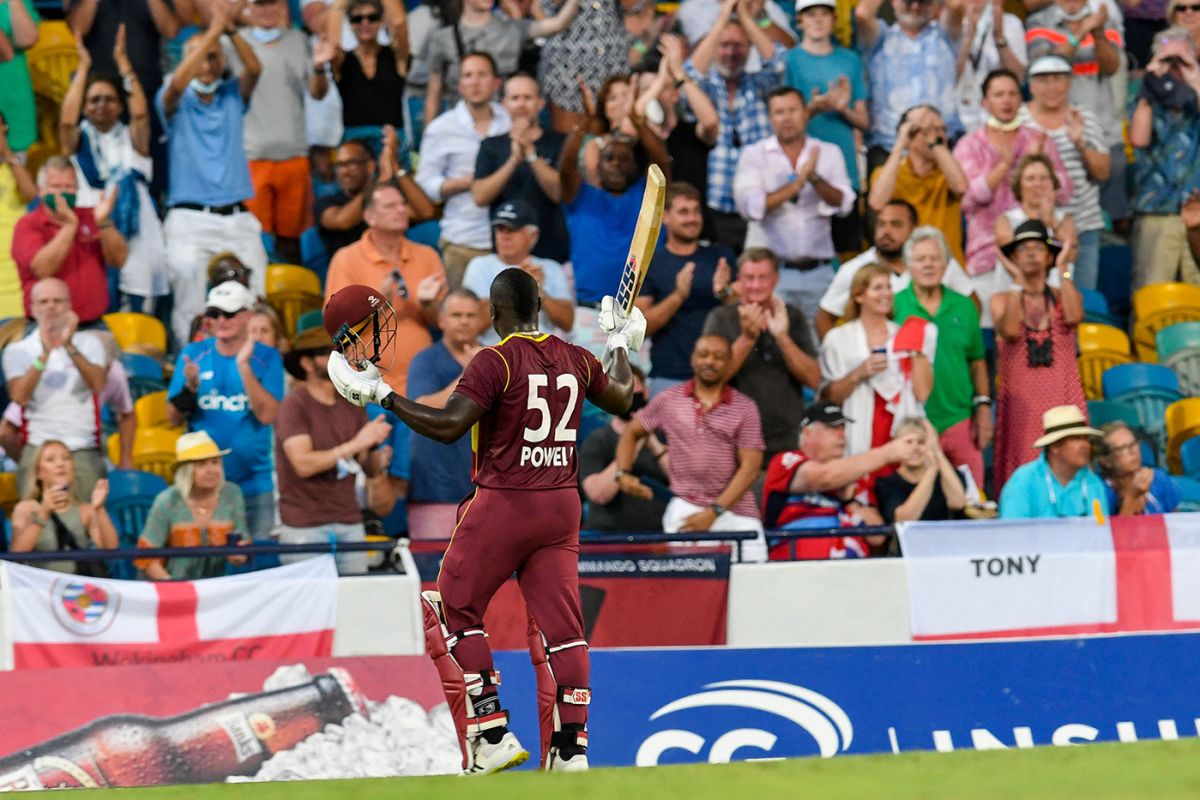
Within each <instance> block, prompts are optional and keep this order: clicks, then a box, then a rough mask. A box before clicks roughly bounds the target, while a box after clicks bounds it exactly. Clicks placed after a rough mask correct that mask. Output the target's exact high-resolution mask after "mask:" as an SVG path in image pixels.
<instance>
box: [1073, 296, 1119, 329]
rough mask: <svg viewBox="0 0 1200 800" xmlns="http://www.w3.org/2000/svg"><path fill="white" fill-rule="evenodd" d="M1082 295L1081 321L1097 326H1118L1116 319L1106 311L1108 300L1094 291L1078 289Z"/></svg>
mask: <svg viewBox="0 0 1200 800" xmlns="http://www.w3.org/2000/svg"><path fill="white" fill-rule="evenodd" d="M1079 293H1080V294H1082V295H1083V319H1084V321H1085V322H1092V323H1096V324H1099V325H1110V326H1116V325H1118V322H1117V319H1116V317H1114V316H1113V315H1112V314H1111V313H1109V310H1108V298H1107V297H1105V296H1104V295H1103V294H1102V293H1101V292H1099V291H1097V290H1096V289H1084V288H1080V290H1079Z"/></svg>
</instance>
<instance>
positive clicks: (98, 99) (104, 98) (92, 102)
mask: <svg viewBox="0 0 1200 800" xmlns="http://www.w3.org/2000/svg"><path fill="white" fill-rule="evenodd" d="M87 102H88V105H89V106H98V105H102V104H104V103H115V102H117V97H116V95H112V94H94V95H92V96H91V97H89V98H88V99H87Z"/></svg>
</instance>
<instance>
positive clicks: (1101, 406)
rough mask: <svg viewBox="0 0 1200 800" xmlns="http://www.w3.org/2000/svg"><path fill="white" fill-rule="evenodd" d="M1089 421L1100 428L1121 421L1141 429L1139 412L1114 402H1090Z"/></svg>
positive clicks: (1088, 406)
mask: <svg viewBox="0 0 1200 800" xmlns="http://www.w3.org/2000/svg"><path fill="white" fill-rule="evenodd" d="M1087 410H1088V420H1089V421H1090V422H1091V424H1092V425H1094V426H1095V427H1097V428H1099V427H1100V426H1101V425H1106V424H1108V423H1110V422H1116V421H1117V420H1120V421H1121V422H1124V423H1125V424H1127V425H1129V426H1130V427H1133V428H1137V429H1141V423H1140V422H1139V421H1138V414H1137V410H1136V409H1134V408H1131V407H1130V406H1127V405H1125V404H1124V403H1117V402H1114V401H1112V400H1089V401H1088V404H1087Z"/></svg>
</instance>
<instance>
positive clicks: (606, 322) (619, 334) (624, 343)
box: [599, 295, 646, 371]
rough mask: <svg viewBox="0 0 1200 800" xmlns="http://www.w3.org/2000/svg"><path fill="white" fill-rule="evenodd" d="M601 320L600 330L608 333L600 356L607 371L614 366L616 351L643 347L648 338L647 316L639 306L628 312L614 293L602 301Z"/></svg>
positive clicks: (636, 349)
mask: <svg viewBox="0 0 1200 800" xmlns="http://www.w3.org/2000/svg"><path fill="white" fill-rule="evenodd" d="M599 322H600V330H602V331H604V332H605V333H606V334H608V341H607V342H605V344H604V354H603V355H602V356H601V358H600V364H601V365H602V366H603V367H604V369H605V371H608V369H609V367H611V366H612V354H613V353H614V352H615V351H617V350H621V349H623V350H625V352H626V354H628V353H636V352H637V351H638V350H641V349H642V342H643V341H644V340H645V338H646V317H645V315H644V314H642V310H641V309H640V308H638V307H637V306H634V307H633V310H632V311H630V312H629V313H628V314H626V313H625V309H623V308H621V307H620V306H618V305H617V302H616V300H615V299H614V298H613V297H612V295H608V296H606V297H605V298H604V299H603V300H601V301H600V318H599Z"/></svg>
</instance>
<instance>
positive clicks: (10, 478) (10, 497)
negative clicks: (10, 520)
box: [0, 472, 21, 517]
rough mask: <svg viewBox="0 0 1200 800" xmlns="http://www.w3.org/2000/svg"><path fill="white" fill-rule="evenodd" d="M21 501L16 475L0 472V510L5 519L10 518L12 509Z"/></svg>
mask: <svg viewBox="0 0 1200 800" xmlns="http://www.w3.org/2000/svg"><path fill="white" fill-rule="evenodd" d="M20 499H21V490H20V487H19V486H17V473H15V472H0V509H2V510H3V511H4V515H5V516H7V517H11V516H12V511H13V508H14V507H16V505H17V501H19V500H20Z"/></svg>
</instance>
